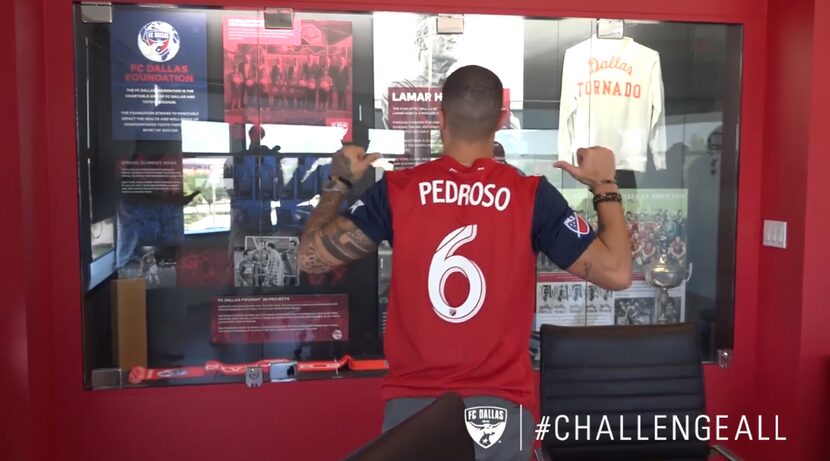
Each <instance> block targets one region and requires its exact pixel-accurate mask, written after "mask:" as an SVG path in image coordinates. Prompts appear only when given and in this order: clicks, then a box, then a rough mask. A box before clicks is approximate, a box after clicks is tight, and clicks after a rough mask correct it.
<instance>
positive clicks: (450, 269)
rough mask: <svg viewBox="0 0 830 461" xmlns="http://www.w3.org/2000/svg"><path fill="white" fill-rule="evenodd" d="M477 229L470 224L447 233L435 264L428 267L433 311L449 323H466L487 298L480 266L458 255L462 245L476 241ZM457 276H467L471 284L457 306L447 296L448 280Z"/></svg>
mask: <svg viewBox="0 0 830 461" xmlns="http://www.w3.org/2000/svg"><path fill="white" fill-rule="evenodd" d="M477 229H478V225H476V224H471V225H469V226H464V227H459V228H458V229H456V230H454V231H452V232H450V233H449V234H447V236H446V237H444V240H443V241H441V244H440V245H438V249H437V250H435V254H434V255H433V256H432V263H431V264H430V265H429V281H428V284H429V300H430V301H431V302H432V309H433V310H434V311H435V313H436V314H438V316H439V317H441V318H442V319H444V320H446V321H447V322H452V323H461V322H466V321H467V320H470V319H471V318H473V317H474V316H475V315H476V314H477V313H478V311H479V309H481V305H482V304H484V297H485V296H486V294H487V283H486V282H485V281H484V274H482V272H481V269H480V268H479V267H478V264H476V263H474V262H473V261H470V260H469V259H467V258H465V257H464V256H461V255H457V254H455V252H456V251H457V250H458V249H459V248H460V247H461V246H462V245H464V244H466V243H469V242H472V241H473V240H475V238H476V231H477ZM455 273H460V274H461V275H463V276H464V277H466V278H467V281H468V282H469V285H470V291H469V292H468V293H467V299H466V300H464V302H463V303H461V305H460V306H457V307H453V306H450V305H449V303H448V302H447V297H446V294H445V293H444V288H445V285H446V283H447V280H449V278H450V276H451V275H452V274H455Z"/></svg>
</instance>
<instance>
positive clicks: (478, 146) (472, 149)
mask: <svg viewBox="0 0 830 461" xmlns="http://www.w3.org/2000/svg"><path fill="white" fill-rule="evenodd" d="M444 154H445V155H449V156H450V157H452V158H454V159H455V160H456V161H457V162H458V163H460V164H462V165H464V166H471V165H472V164H473V163H475V161H476V160H478V159H480V158H493V143H492V142H489V141H488V142H478V143H466V142H451V143H446V144H444Z"/></svg>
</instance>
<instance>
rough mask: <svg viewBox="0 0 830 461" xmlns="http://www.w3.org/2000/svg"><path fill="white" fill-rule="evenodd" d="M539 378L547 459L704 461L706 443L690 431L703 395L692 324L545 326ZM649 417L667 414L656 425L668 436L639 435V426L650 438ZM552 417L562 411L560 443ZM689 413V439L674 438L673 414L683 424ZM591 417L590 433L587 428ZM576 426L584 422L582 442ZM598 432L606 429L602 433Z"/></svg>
mask: <svg viewBox="0 0 830 461" xmlns="http://www.w3.org/2000/svg"><path fill="white" fill-rule="evenodd" d="M540 375H541V386H540V394H541V410H542V411H541V414H542V416H549V417H550V418H551V420H550V423H551V425H552V426H551V428H550V429H551V433H549V434H547V436H546V437H545V440H544V442H543V443H542V450H541V452H542V453H541V455H542V456H544V457H545V458H548V457H549V458H550V459H554V460H556V461H583V460H602V461H629V460H631V461H634V460H636V461H648V460H651V461H669V460H672V461H703V460H706V459H707V456H708V453H709V446H708V443H707V442H706V441H699V440H698V439H697V438H696V437H695V432H694V431H695V428H696V426H695V423H696V422H697V421H698V420H697V417H698V416H699V415H703V414H705V400H704V388H703V369H702V366H701V361H700V348H699V346H698V337H697V333H696V331H695V327H694V325H693V324H676V325H646V326H626V327H558V326H554V325H543V326H542V357H541V373H540ZM560 415H561V416H560ZM603 415H605V416H607V423H606V426H605V427H602V426H601V424H602V423H603ZM638 415H639V416H640V421H641V422H640V423H638V420H637V416H638ZM654 415H666V418H665V419H662V420H658V421H657V424H659V425H660V426H661V431H660V435H661V436H665V438H666V439H668V440H667V441H654V440H650V441H639V440H637V439H638V432H637V425H638V424H639V426H640V429H639V430H640V432H639V434H641V435H642V437H643V438H645V437H648V438H650V439H654V437H655V436H654V425H655V424H654V422H655V419H654ZM557 416H560V420H559V435H560V436H561V437H562V439H565V440H559V439H558V438H557V437H556V436H555V435H556V434H554V432H553V431H554V429H555V427H554V426H553V424H554V423H555V422H556V420H555V418H556V417H557ZM687 416H688V418H689V424H688V426H689V436H688V440H672V438H673V436H672V430H673V424H674V423H673V419H672V418H673V417H677V418H679V419H680V420H681V421H685V418H686V417H687ZM565 417H567V418H568V419H564V418H565ZM589 417H590V428H591V429H590V433H588V432H586V431H585V429H584V426H586V425H587V423H588V421H589ZM621 417H622V418H623V421H624V423H623V424H622V425H621V424H620V418H621ZM577 424H578V425H579V426H583V428H582V429H580V431H581V432H580V433H579V435H580V440H576V437H575V435H576V434H577V432H576V430H577V427H576V426H577ZM702 424H705V422H703V423H702ZM620 426H622V428H621V427H620ZM664 427H665V429H663V428H664ZM607 428H610V429H611V431H612V434H613V436H612V437H609V436H608V434H607ZM600 429H606V431H605V432H604V433H603V434H599V431H600ZM679 434H680V433H678V435H679ZM701 434H705V432H703V431H701ZM586 436H589V437H590V440H586ZM622 438H630V439H632V440H631V441H623V440H620V439H622ZM678 438H680V437H678ZM598 439H599V440H598Z"/></svg>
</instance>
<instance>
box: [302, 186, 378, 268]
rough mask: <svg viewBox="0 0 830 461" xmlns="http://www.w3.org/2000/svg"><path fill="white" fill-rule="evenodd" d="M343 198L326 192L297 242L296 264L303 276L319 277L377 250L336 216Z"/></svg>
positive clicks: (344, 219) (348, 224) (347, 223)
mask: <svg viewBox="0 0 830 461" xmlns="http://www.w3.org/2000/svg"><path fill="white" fill-rule="evenodd" d="M342 201H343V197H342V196H341V195H340V194H339V193H337V192H325V193H323V195H322V197H321V198H320V203H319V204H317V207H316V208H315V209H314V211H313V212H312V213H311V217H310V218H309V220H308V223H307V224H306V227H305V230H304V231H303V235H302V237H301V239H300V254H299V257H298V260H299V261H298V262H299V265H300V268H301V269H302V270H303V271H304V272H310V273H313V274H319V273H324V272H328V271H330V270H331V269H333V268H335V267H337V266H340V265H342V264H344V263H347V262H351V261H354V260H357V259H360V258H362V257H364V256H366V255H368V254H370V253H372V252H374V251H375V249H377V245H376V244H375V242H374V241H372V239H370V238H369V237H368V236H367V235H366V234H364V233H363V231H361V230H360V229H358V228H357V226H355V224H354V223H353V222H352V221H350V220H349V219H347V218H344V217H342V216H338V214H337V208H338V207H339V206H340V203H341V202H342Z"/></svg>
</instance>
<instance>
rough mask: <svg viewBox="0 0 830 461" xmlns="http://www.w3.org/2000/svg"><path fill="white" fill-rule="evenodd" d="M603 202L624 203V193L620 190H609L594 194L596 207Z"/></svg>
mask: <svg viewBox="0 0 830 461" xmlns="http://www.w3.org/2000/svg"><path fill="white" fill-rule="evenodd" d="M602 202H617V203H622V194H620V193H619V192H608V193H605V194H598V195H595V196H594V209H595V210H596V209H597V206H598V205H599V204H600V203H602Z"/></svg>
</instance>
